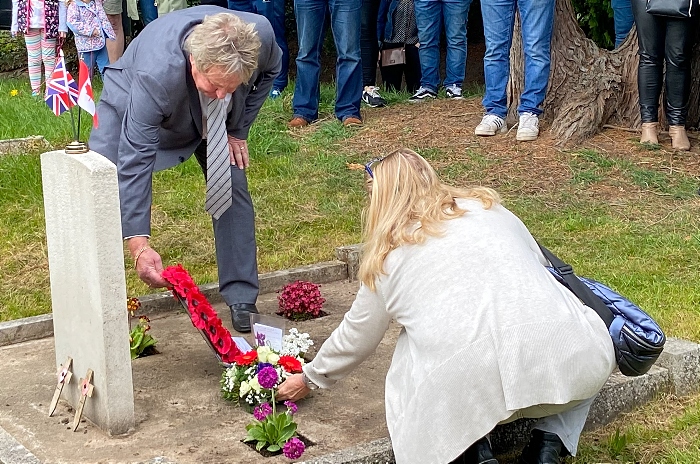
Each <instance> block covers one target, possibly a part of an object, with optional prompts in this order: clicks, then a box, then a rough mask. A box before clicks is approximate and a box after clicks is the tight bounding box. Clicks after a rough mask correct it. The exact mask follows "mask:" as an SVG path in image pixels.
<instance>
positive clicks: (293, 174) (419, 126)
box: [0, 79, 700, 464]
mask: <svg viewBox="0 0 700 464" xmlns="http://www.w3.org/2000/svg"><path fill="white" fill-rule="evenodd" d="M13 89H17V90H18V95H16V96H11V91H12V90H13ZM96 90H97V91H98V93H99V82H98V83H96ZM29 93H30V92H29V86H28V83H27V82H25V80H11V79H7V80H0V108H2V110H0V139H6V138H15V137H25V136H29V135H43V136H45V137H46V138H47V139H48V140H49V142H51V143H52V144H53V145H54V146H55V147H62V146H63V145H65V143H67V142H68V141H70V140H71V138H72V136H71V128H70V127H71V126H70V117H69V116H68V115H67V114H66V115H63V116H61V117H60V118H56V117H55V116H53V114H51V113H50V112H49V110H48V109H47V108H46V106H45V105H44V103H43V102H41V101H36V100H33V99H32V98H31V97H30V96H29ZM333 96H334V91H333V89H332V88H330V87H328V86H324V87H323V88H322V92H321V99H322V103H321V120H320V121H319V122H318V123H316V124H313V125H312V126H310V127H308V128H304V129H302V130H297V131H289V130H287V128H286V122H287V121H288V120H289V119H290V118H291V89H289V90H287V91H286V92H285V93H284V94H283V96H282V97H281V98H279V99H277V100H275V101H268V102H267V103H266V104H265V106H264V107H263V109H262V111H261V113H260V116H259V117H258V120H257V122H256V124H255V125H254V126H253V130H252V131H251V135H250V140H249V146H250V151H251V159H252V162H251V167H250V169H249V171H248V179H249V183H250V191H251V194H252V196H253V201H254V203H255V207H256V213H257V237H258V259H259V270H260V272H266V271H272V270H277V269H284V268H290V267H295V266H299V265H302V264H309V263H314V262H318V261H325V260H330V259H333V258H334V248H335V247H337V246H341V245H348V244H352V243H357V242H358V241H359V238H360V222H359V221H360V212H361V209H362V207H363V205H364V192H363V188H362V184H363V174H362V171H357V170H353V169H350V168H349V166H348V164H349V163H364V162H365V161H366V160H368V159H369V158H370V157H373V156H376V155H379V154H383V153H387V152H388V151H390V150H391V149H393V148H397V147H399V146H407V147H410V148H413V149H415V150H417V151H418V152H420V153H421V154H422V155H423V156H425V157H426V158H427V159H428V160H430V161H431V163H432V164H433V165H434V166H435V167H436V169H437V170H438V172H439V173H440V174H441V176H442V177H443V178H444V179H446V180H447V181H448V182H450V183H453V184H457V185H473V184H480V185H488V186H492V187H494V188H496V189H497V190H498V191H499V192H500V193H501V194H502V196H503V198H504V202H505V204H506V206H508V207H509V208H510V209H511V210H513V211H514V212H515V213H517V214H518V215H519V216H520V217H521V218H522V220H523V221H524V222H525V224H526V225H527V226H528V227H529V228H530V230H531V231H532V233H533V234H534V235H535V236H536V237H537V238H538V239H539V240H540V241H542V242H543V244H545V245H547V246H548V247H549V248H550V249H552V250H553V251H555V252H556V253H557V254H559V255H560V256H561V257H562V258H563V259H565V260H567V261H569V262H570V263H571V264H572V265H574V267H575V268H576V269H577V270H578V271H579V273H580V274H581V275H586V276H590V277H593V278H596V279H598V280H601V281H603V282H605V283H607V284H608V285H610V286H611V287H613V288H615V289H617V290H618V291H620V292H621V293H623V294H625V295H626V296H628V297H629V298H631V299H632V300H633V301H635V302H637V303H638V304H639V305H640V306H641V307H642V308H644V309H645V310H647V311H648V312H649V313H651V314H652V315H653V316H654V317H655V318H656V319H657V320H658V321H659V322H660V323H661V325H662V327H664V329H665V330H666V332H667V334H668V335H670V336H675V337H681V338H686V339H690V340H693V341H695V342H700V286H699V284H698V282H699V281H700V279H699V277H700V260H699V259H698V251H700V219H699V218H700V214H699V213H700V199H699V197H698V184H699V179H700V156H698V147H697V146H696V145H697V142H696V141H693V145H694V147H693V151H691V152H688V153H674V152H670V151H665V150H664V149H663V148H661V147H646V146H642V145H640V144H638V143H636V142H635V138H634V137H635V136H634V134H630V133H627V132H622V131H606V132H605V133H603V134H600V135H598V136H596V137H594V138H592V139H591V140H589V141H587V142H586V143H585V144H583V145H582V146H578V147H567V148H566V149H563V148H560V147H558V146H557V144H556V142H557V141H556V140H553V139H552V138H551V135H550V134H549V133H548V131H547V130H546V128H547V125H546V124H545V125H544V130H543V132H542V135H541V137H540V139H539V140H538V141H537V142H533V143H516V142H515V137H514V131H511V132H510V133H509V134H507V135H505V136H497V137H491V138H478V137H475V136H474V135H473V128H474V126H475V125H476V124H477V123H478V121H479V120H480V118H481V108H480V104H479V98H478V97H475V96H472V97H471V98H467V99H466V100H464V101H459V102H455V101H446V100H437V101H435V102H430V103H425V104H419V105H410V104H408V103H406V99H407V97H408V95H406V94H393V95H389V96H388V97H389V101H390V103H391V105H390V106H389V107H388V108H383V109H374V110H372V109H363V116H364V118H365V122H366V123H365V126H364V127H362V128H359V129H345V128H344V127H343V126H342V125H341V124H340V123H338V122H337V121H336V120H335V118H334V117H333V113H332V111H333ZM89 125H90V121H85V120H84V122H83V127H84V131H85V132H86V131H87V130H89ZM84 138H85V137H83V139H84ZM662 143H664V140H663V139H662ZM665 145H667V146H670V143H667V144H665ZM203 203H204V179H203V176H202V174H201V171H200V170H199V167H198V166H197V164H196V162H195V161H194V160H192V159H191V160H189V161H188V162H186V163H184V164H182V165H180V166H178V167H176V168H173V169H170V170H168V171H164V172H161V173H157V174H156V176H155V180H154V207H153V220H152V222H153V237H152V244H153V246H154V248H155V249H157V250H158V251H159V252H160V253H161V255H162V257H163V260H164V263H165V264H166V265H167V264H174V263H178V262H179V263H182V264H183V265H184V266H185V267H186V268H188V269H189V270H190V271H191V272H192V274H193V276H194V277H195V280H196V281H197V282H200V283H206V282H211V281H215V280H216V266H215V259H214V248H213V238H212V232H211V223H210V218H209V216H208V215H207V214H206V212H205V211H204V209H203ZM0 236H2V237H4V239H3V240H2V241H1V242H0V321H7V320H12V319H16V318H21V317H26V316H30V315H35V314H43V313H47V312H49V311H50V310H51V305H50V295H49V281H48V265H47V262H46V243H45V235H44V217H43V200H42V191H41V173H40V161H39V153H28V154H23V155H17V156H14V155H13V156H10V155H6V156H0ZM79 252H80V251H79V250H76V253H79ZM126 265H127V271H126V272H127V285H128V294H129V295H133V296H136V295H142V294H145V293H148V291H149V290H148V289H147V288H146V287H145V286H144V285H143V284H141V283H140V282H139V281H138V279H137V277H136V275H135V273H134V272H133V270H131V263H130V260H129V259H127V260H126ZM505 284H507V283H505ZM699 428H700V396H694V397H691V398H685V399H676V398H673V397H667V398H665V399H664V401H658V402H655V403H654V404H651V405H649V406H647V407H645V408H642V409H641V410H640V411H638V412H636V413H634V414H632V415H630V416H626V417H624V418H622V419H621V420H619V421H617V422H616V423H614V424H611V425H610V426H608V427H606V428H604V429H601V430H599V431H596V432H594V433H591V434H587V435H585V437H584V440H583V441H582V445H581V456H580V457H579V458H577V459H576V460H574V461H573V462H575V463H576V464H581V463H598V462H610V463H613V462H614V463H620V464H621V463H628V462H640V463H669V464H670V463H697V462H700V439H699V438H698V437H700V433H698V432H699V430H698V429H699Z"/></svg>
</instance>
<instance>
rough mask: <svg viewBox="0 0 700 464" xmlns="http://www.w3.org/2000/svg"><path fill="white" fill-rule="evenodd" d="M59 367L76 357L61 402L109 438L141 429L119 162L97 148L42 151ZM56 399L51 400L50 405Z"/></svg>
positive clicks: (52, 299) (56, 352) (42, 171)
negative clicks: (88, 392) (90, 388)
mask: <svg viewBox="0 0 700 464" xmlns="http://www.w3.org/2000/svg"><path fill="white" fill-rule="evenodd" d="M41 173H42V180H43V189H44V209H45V215H46V242H47V248H48V258H49V274H50V278H51V304H52V311H53V324H54V344H55V357H56V366H60V365H61V364H62V363H63V362H64V361H65V360H66V359H67V358H68V357H71V358H73V368H72V373H73V376H72V381H70V382H69V383H68V384H67V385H65V387H64V388H63V391H62V393H61V399H63V400H65V401H67V402H68V403H69V404H70V405H71V406H72V407H73V408H74V409H77V407H78V404H79V402H80V398H81V386H80V383H79V379H80V378H83V377H85V376H86V373H88V372H89V370H90V369H91V370H92V371H93V372H94V376H93V385H94V392H93V394H92V397H90V398H88V399H87V401H86V402H85V405H84V412H83V416H84V417H86V418H88V419H89V420H90V421H92V422H93V423H94V424H95V425H97V426H98V427H100V428H101V429H102V430H103V431H105V432H106V433H107V434H108V435H118V434H123V433H126V432H128V431H129V430H130V429H132V428H133V426H134V392H133V383H132V376H131V358H130V353H129V321H128V313H127V311H126V281H125V275H124V251H123V245H122V237H121V216H120V212H119V189H118V186H117V171H116V167H115V166H114V165H113V164H112V163H111V162H109V161H108V160H107V159H106V158H104V157H102V156H100V155H99V154H97V153H95V152H92V151H89V152H87V153H83V154H67V153H66V152H64V151H62V150H58V151H51V152H47V153H44V154H42V155H41ZM49 400H50V398H46V401H47V402H48V401H49Z"/></svg>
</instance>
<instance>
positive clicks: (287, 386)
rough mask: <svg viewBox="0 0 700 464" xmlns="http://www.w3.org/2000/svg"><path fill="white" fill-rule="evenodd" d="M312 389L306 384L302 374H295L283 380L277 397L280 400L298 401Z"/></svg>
mask: <svg viewBox="0 0 700 464" xmlns="http://www.w3.org/2000/svg"><path fill="white" fill-rule="evenodd" d="M310 391H311V390H309V388H308V387H307V386H306V385H304V380H303V379H302V378H301V374H294V375H292V376H290V377H287V380H285V381H284V382H282V384H281V385H280V386H279V388H278V389H277V395H275V397H276V399H278V400H280V401H284V400H289V401H298V400H300V399H302V398H304V397H305V396H306V395H308V394H309V392H310Z"/></svg>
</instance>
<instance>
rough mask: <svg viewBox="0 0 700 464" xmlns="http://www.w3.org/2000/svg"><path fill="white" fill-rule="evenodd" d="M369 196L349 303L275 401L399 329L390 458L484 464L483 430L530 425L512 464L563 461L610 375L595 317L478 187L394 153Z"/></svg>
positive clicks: (492, 463) (329, 378)
mask: <svg viewBox="0 0 700 464" xmlns="http://www.w3.org/2000/svg"><path fill="white" fill-rule="evenodd" d="M366 170H367V174H368V176H369V188H370V189H371V193H370V199H369V205H368V206H367V209H366V211H365V215H364V221H363V222H364V249H363V258H362V262H361V266H360V274H359V277H360V279H361V281H362V284H361V286H360V290H359V291H358V294H357V297H356V299H355V302H354V303H353V305H352V307H351V308H350V310H349V311H348V313H347V314H346V315H345V318H344V319H343V321H342V322H341V324H340V326H339V327H338V328H337V329H336V330H335V331H334V332H333V333H332V334H331V336H330V337H329V338H328V340H327V341H326V342H325V343H324V344H323V346H322V347H321V348H320V350H319V352H318V354H317V356H316V358H315V359H314V360H313V361H312V362H310V363H308V364H307V365H306V366H304V373H303V374H298V375H295V376H292V377H290V378H289V379H288V380H287V381H286V382H285V383H283V384H282V385H281V386H280V389H279V398H280V399H293V400H296V399H300V398H303V397H304V396H306V395H307V394H308V393H309V391H310V389H314V388H330V387H332V386H333V384H335V383H336V382H337V381H339V380H341V379H342V378H344V377H345V376H347V375H348V374H349V373H350V372H351V371H352V370H353V368H355V367H356V366H357V365H359V364H360V363H361V362H362V361H363V360H364V359H365V358H367V357H368V356H369V355H370V354H371V353H373V352H374V350H375V348H376V347H377V345H378V344H379V342H380V341H381V339H382V337H383V335H384V332H385V331H386V329H387V326H388V323H389V321H390V320H391V319H392V318H393V319H395V320H396V321H397V322H398V323H399V324H401V325H402V326H403V330H402V331H401V334H400V335H399V339H398V342H397V344H396V351H395V353H394V357H393V359H392V363H391V367H390V368H389V372H388V373H387V377H386V389H385V390H386V400H385V402H386V420H387V425H388V429H389V434H390V436H391V442H392V446H393V448H394V454H395V456H396V462H397V463H398V464H413V463H417V462H420V463H421V464H430V463H433V464H446V463H469V464H477V463H479V464H496V463H497V461H496V459H495V458H494V456H493V453H492V451H491V447H490V443H489V441H488V438H487V436H488V433H489V432H490V431H491V430H492V429H493V428H494V427H495V426H496V425H498V424H501V423H506V422H509V421H512V420H515V419H517V418H520V417H535V418H542V419H541V420H540V421H538V422H537V423H536V425H535V426H534V430H533V433H532V436H531V439H530V442H529V444H528V445H527V446H526V448H525V450H524V451H523V454H522V456H521V460H520V462H521V463H523V464H557V463H559V462H560V456H564V455H566V454H572V455H573V454H575V453H576V447H577V444H578V438H579V435H580V433H581V430H582V429H583V425H584V423H585V420H586V416H587V415H588V410H589V408H590V405H591V403H592V401H593V398H594V397H595V395H596V394H597V393H598V391H599V390H600V388H601V387H602V386H603V384H604V383H605V381H606V379H607V378H608V376H609V375H610V373H611V372H612V370H613V368H614V367H615V355H614V352H613V346H612V342H611V340H610V336H609V335H608V331H607V328H606V326H605V324H604V323H603V322H602V320H601V319H600V317H599V316H598V315H597V314H596V313H595V312H594V311H593V310H592V309H590V308H588V307H586V306H584V305H583V304H582V303H581V302H580V301H579V300H578V299H577V298H576V297H575V296H574V295H573V294H571V293H570V292H569V291H568V290H566V289H565V288H564V287H563V286H562V285H560V284H559V283H557V282H556V281H555V280H554V278H553V277H552V276H551V275H550V273H549V272H548V271H547V270H546V269H545V267H544V266H545V264H547V263H546V260H545V258H544V256H542V254H541V252H540V251H539V248H538V246H537V244H536V242H535V240H534V239H533V238H532V236H531V235H530V233H529V232H528V230H527V228H526V227H525V225H523V223H522V222H521V221H520V220H519V219H518V218H517V217H516V216H515V215H513V213H511V212H510V211H508V210H507V209H506V208H505V207H503V206H502V205H501V204H500V200H499V197H498V194H497V193H496V192H495V191H493V190H491V189H488V188H483V187H477V188H471V189H458V188H454V187H450V186H448V185H445V184H443V183H442V182H440V180H439V179H438V177H437V175H436V173H435V171H434V170H433V169H432V168H431V166H430V165H429V164H428V163H427V162H426V161H425V160H424V159H423V158H422V157H421V156H420V155H418V154H417V153H415V152H413V151H411V150H407V149H401V150H398V151H395V152H393V153H391V154H390V155H388V156H386V157H385V158H380V159H376V160H372V161H371V162H370V163H368V164H367V166H366Z"/></svg>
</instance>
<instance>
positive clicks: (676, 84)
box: [632, 0, 698, 126]
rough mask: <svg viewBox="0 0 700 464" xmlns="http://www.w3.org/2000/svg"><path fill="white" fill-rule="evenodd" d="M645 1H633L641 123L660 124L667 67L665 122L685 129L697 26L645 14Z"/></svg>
mask: <svg viewBox="0 0 700 464" xmlns="http://www.w3.org/2000/svg"><path fill="white" fill-rule="evenodd" d="M646 3H647V2H646V0H632V13H633V14H634V22H635V23H636V24H637V37H638V40H639V70H638V74H637V85H638V87H639V109H640V112H641V116H642V122H656V121H658V120H659V114H658V113H659V97H660V95H661V85H662V83H663V76H664V61H665V63H666V94H665V96H666V102H665V103H666V118H667V119H668V123H669V124H670V125H672V126H683V125H685V121H686V118H687V116H688V100H689V98H690V58H691V54H692V48H693V44H694V43H695V37H696V35H695V34H696V32H695V30H696V28H697V25H698V22H697V21H696V20H695V19H680V18H667V17H662V16H654V15H651V14H649V13H647V12H646Z"/></svg>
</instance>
